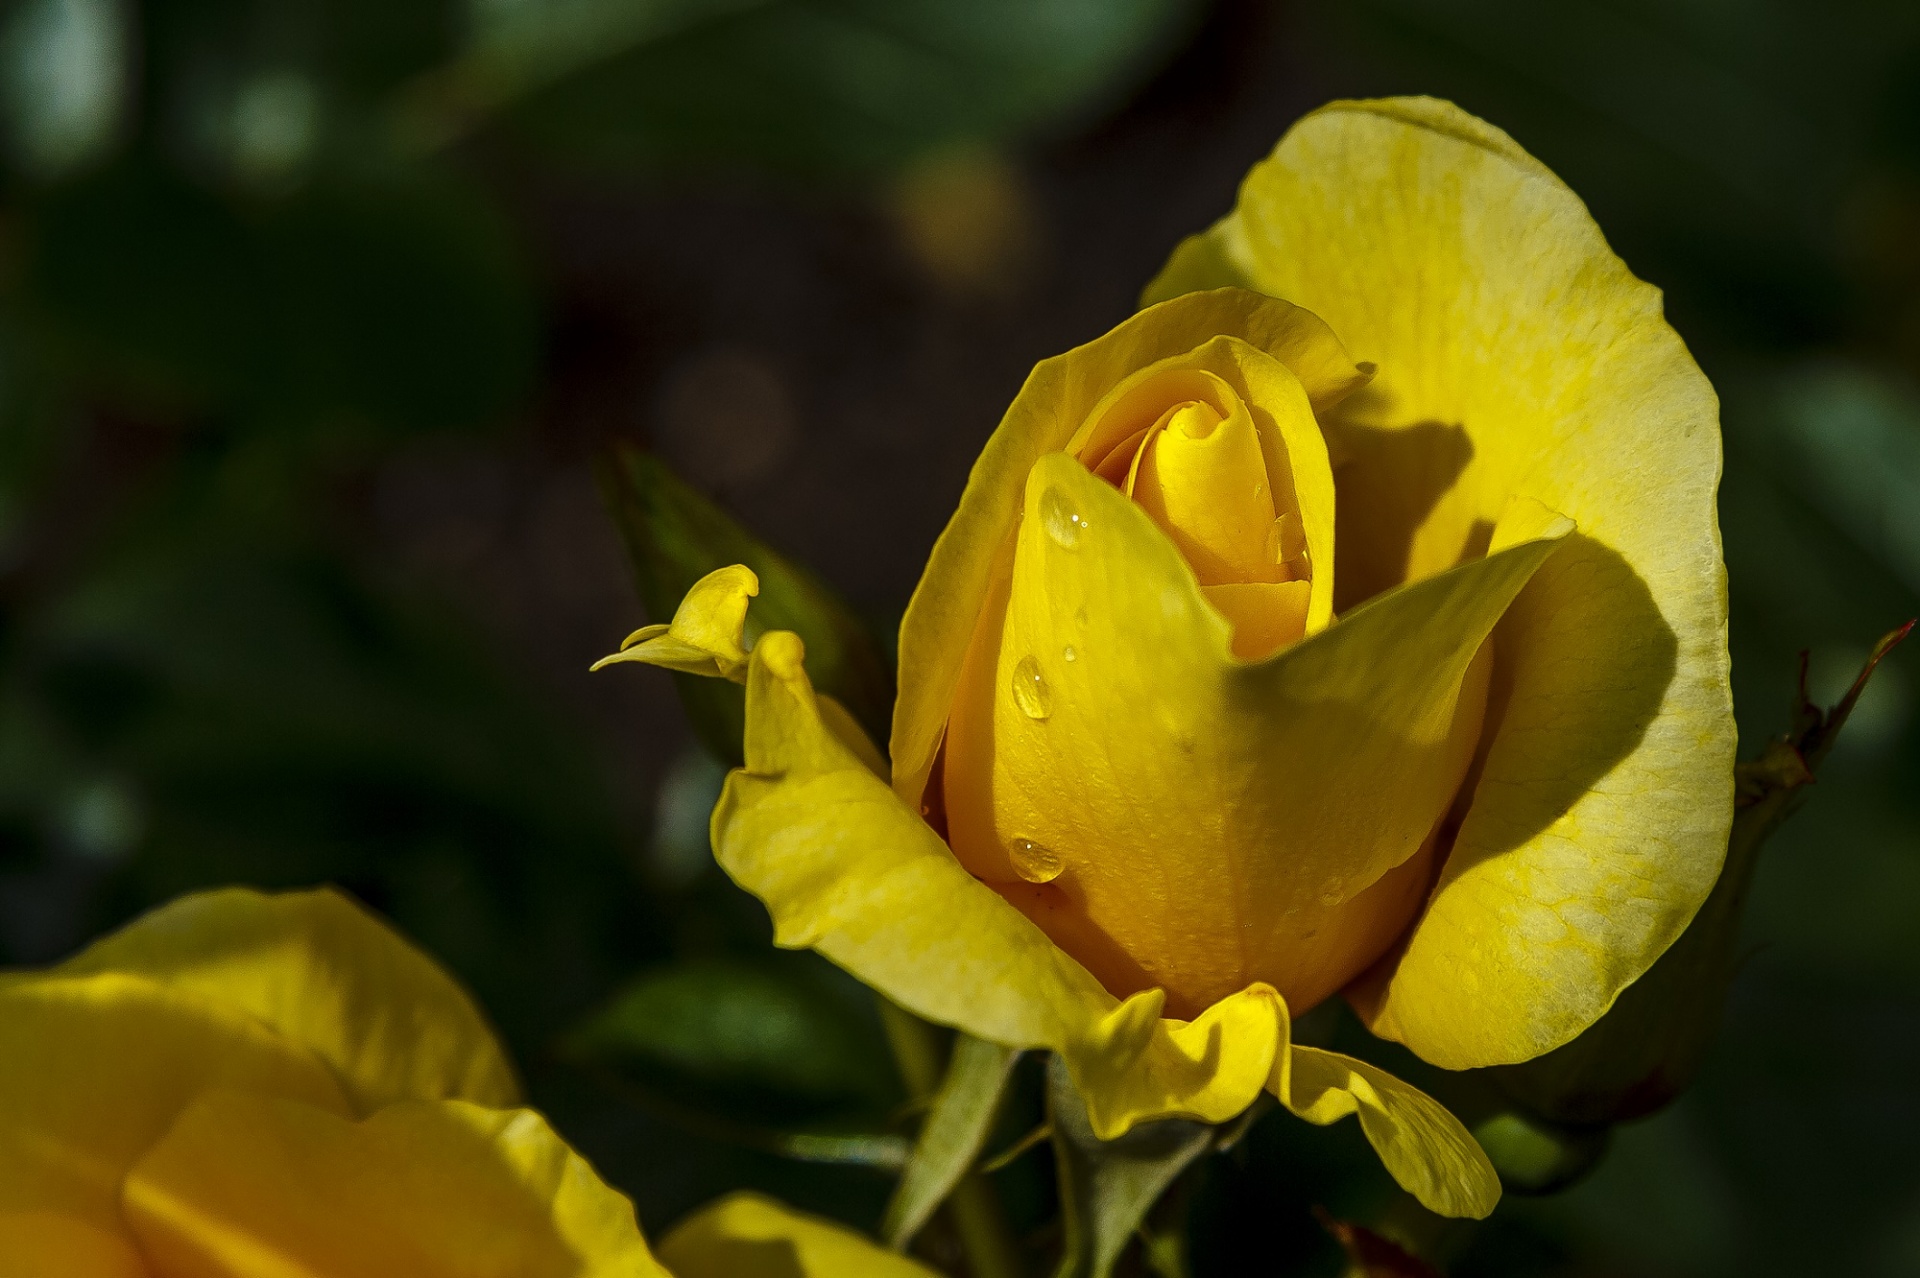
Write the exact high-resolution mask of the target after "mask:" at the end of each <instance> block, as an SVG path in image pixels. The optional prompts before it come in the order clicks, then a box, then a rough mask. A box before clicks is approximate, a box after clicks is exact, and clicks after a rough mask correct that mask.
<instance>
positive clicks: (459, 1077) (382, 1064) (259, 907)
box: [59, 888, 519, 1113]
mask: <svg viewBox="0 0 1920 1278" xmlns="http://www.w3.org/2000/svg"><path fill="white" fill-rule="evenodd" d="M59 970H60V971H61V972H64V973H68V974H73V975H79V974H85V973H92V972H123V973H131V974H137V975H140V976H143V977H147V978H149V979H151V980H154V981H157V982H160V983H162V984H165V985H166V986H168V987H170V988H172V989H177V990H180V991H182V992H184V993H189V994H192V995H193V996H195V997H197V998H200V999H204V1000H206V1001H208V1002H210V1003H214V1004H218V1005H219V1006H221V1007H224V1008H229V1009H232V1010H233V1011H235V1012H239V1013H244V1014H246V1015H248V1016H251V1017H254V1018H255V1019H257V1020H258V1021H259V1022H261V1023H262V1024H264V1025H267V1026H270V1027H271V1028H272V1029H273V1030H275V1031H276V1032H278V1033H279V1034H281V1035H284V1036H285V1037H286V1038H287V1039H288V1040H289V1041H290V1042H293V1043H298V1044H300V1045H302V1046H303V1047H305V1048H307V1049H308V1050H310V1051H311V1052H313V1054H314V1055H315V1056H317V1057H318V1058H319V1059H321V1060H323V1061H325V1062H326V1063H327V1065H328V1066H329V1067H330V1068H332V1069H333V1071H334V1072H335V1074H336V1075H337V1076H338V1077H339V1079H340V1082H341V1083H342V1085H343V1086H344V1087H345V1088H346V1090H347V1094H348V1095H349V1096H350V1097H351V1098H352V1099H353V1103H354V1106H355V1108H356V1109H357V1110H359V1112H361V1113H369V1112H371V1111H372V1110H374V1109H377V1108H379V1107H380V1106H381V1105H384V1104H387V1103H388V1102H390V1101H395V1100H400V1099H405V1098H415V1099H423V1100H433V1099H439V1098H441V1097H459V1098H462V1099H465V1100H472V1101H477V1102H479V1103H481V1104H486V1105H510V1104H512V1103H514V1101H515V1100H517V1099H518V1097H519V1087H518V1085H517V1084H516V1083H515V1081H514V1076H513V1070H512V1067H511V1066H509V1065H508V1063H507V1059H506V1056H505V1054H504V1053H503V1052H502V1051H501V1049H500V1046H499V1044H498V1042H497V1041H496V1040H495V1039H494V1036H493V1032H492V1031H491V1030H490V1029H489V1028H488V1027H487V1023H486V1021H485V1019H484V1018H483V1017H482V1016H481V1014H480V1011H479V1009H478V1008H477V1007H476V1006H475V1005H474V1002H473V1000H472V999H471V998H470V997H469V996H468V995H467V993H466V991H465V990H463V989H461V988H460V986H459V985H458V984H457V983H456V982H455V981H454V980H453V978H452V977H450V976H449V975H447V973H446V972H445V971H444V970H442V969H441V967H440V966H439V965H438V964H436V963H435V962H434V961H433V960H432V959H430V958H428V957H427V956H426V955H425V954H423V953H421V952H420V951H419V950H418V949H416V948H414V947H413V946H412V945H411V944H409V943H408V942H407V941H405V940H404V939H402V938H401V937H400V936H399V935H398V934H397V933H395V932H394V931H393V930H392V929H390V928H388V927H387V926H386V925H385V924H383V923H381V922H379V921H378V920H376V919H374V918H373V916H371V915H370V914H368V913H367V912H366V911H365V910H363V909H361V908H360V907H359V906H357V905H355V904H354V903H353V902H351V901H349V900H347V899H346V898H345V897H343V896H341V895H340V894H339V893H337V892H334V891H332V890H330V889H325V888H322V889H319V890H316V891H311V892H286V893H281V894H277V895H268V894H265V893H261V892H255V891H252V890H250V889H246V888H227V889H224V890H221V891H216V892H203V893H198V894H195V895H193V896H187V897H182V898H181V899H179V900H177V901H174V902H171V903H169V904H167V905H164V906H161V907H160V908H159V909H157V910H154V911H153V912H152V913H150V914H148V915H146V916H145V917H143V918H141V919H139V920H138V921H136V922H134V923H132V924H130V925H129V926H127V927H125V928H123V929H121V930H120V931H118V932H116V933H114V934H113V935H111V936H108V937H106V938H104V939H102V940H100V941H97V942H95V943H94V944H93V945H92V946H90V947H89V948H87V949H86V950H84V951H82V952H81V953H80V954H78V955H76V956H75V957H74V958H72V959H70V960H68V961H67V962H66V963H64V964H62V965H61V967H60V969H59Z"/></svg>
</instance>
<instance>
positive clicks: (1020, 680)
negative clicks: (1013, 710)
mask: <svg viewBox="0 0 1920 1278" xmlns="http://www.w3.org/2000/svg"><path fill="white" fill-rule="evenodd" d="M1013 699H1014V700H1015V701H1017V702H1019V703H1020V709H1021V711H1022V712H1024V713H1025V714H1026V716H1027V718H1029V719H1044V718H1046V717H1047V716H1048V715H1050V714H1052V713H1053V689H1051V688H1049V687H1047V681H1046V680H1045V679H1043V678H1041V676H1040V663H1039V662H1037V661H1035V660H1034V659H1033V658H1032V657H1022V658H1020V663H1019V664H1018V665H1016V666H1014V668H1013Z"/></svg>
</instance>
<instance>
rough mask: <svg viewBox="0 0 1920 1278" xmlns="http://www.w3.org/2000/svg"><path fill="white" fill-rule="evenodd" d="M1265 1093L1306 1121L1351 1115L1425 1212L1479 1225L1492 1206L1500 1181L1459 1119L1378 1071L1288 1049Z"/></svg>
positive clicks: (1332, 1055) (1334, 1056) (1309, 1050)
mask: <svg viewBox="0 0 1920 1278" xmlns="http://www.w3.org/2000/svg"><path fill="white" fill-rule="evenodd" d="M1273 1092H1274V1095H1276V1096H1278V1097H1279V1098H1280V1101H1281V1103H1282V1104H1284V1105H1285V1106H1286V1107H1287V1108H1288V1109H1290V1110H1292V1111H1293V1112H1294V1113H1295V1114H1298V1115H1299V1116H1300V1117H1302V1118H1304V1119H1306V1120H1307V1121H1308V1122H1310V1123H1319V1124H1321V1125H1322V1126H1324V1125H1325V1124H1327V1123H1331V1122H1334V1121H1336V1120H1338V1119H1342V1118H1345V1117H1346V1116H1347V1115H1348V1114H1354V1113H1357V1114H1359V1115H1360V1129H1361V1130H1362V1131H1363V1132H1365V1133H1366V1137H1367V1142H1368V1143H1369V1144H1371V1145H1372V1146H1373V1148H1374V1152H1376V1153H1377V1154H1379V1155H1380V1161H1381V1162H1383V1163H1385V1164H1386V1166H1387V1170H1388V1171H1389V1172H1391V1173H1392V1174H1393V1178H1394V1179H1395V1180H1396V1181H1398V1182H1400V1184H1401V1186H1403V1187H1404V1188H1405V1189H1406V1190H1407V1191H1408V1192H1409V1193H1411V1194H1412V1195H1413V1196H1414V1197H1415V1198H1418V1199H1419V1200H1420V1202H1421V1204H1422V1205H1423V1206H1425V1207H1426V1208H1427V1209H1428V1210H1429V1211H1434V1212H1438V1213H1440V1214H1441V1215H1443V1216H1470V1217H1472V1218H1473V1219H1475V1220H1483V1219H1485V1218H1486V1217H1487V1216H1489V1215H1491V1214H1492V1212H1493V1209H1494V1207H1495V1205H1496V1204H1498V1203H1499V1201H1500V1176H1499V1174H1498V1173H1497V1172H1495V1171H1494V1170H1493V1163H1492V1162H1491V1161H1490V1160H1489V1159H1488V1158H1487V1155H1486V1151H1485V1150H1483V1149H1481V1148H1480V1145H1479V1143H1478V1142H1477V1141H1475V1140H1474V1139H1473V1137H1472V1135H1471V1134H1469V1133H1468V1131H1467V1129H1466V1128H1464V1127H1462V1126H1461V1125H1460V1120H1459V1119H1457V1118H1455V1117H1454V1116H1453V1115H1452V1114H1450V1113H1448V1112H1447V1111H1446V1109H1445V1108H1443V1107H1442V1106H1440V1105H1439V1104H1437V1103H1436V1102H1435V1101H1434V1100H1433V1099H1432V1098H1431V1097H1429V1096H1428V1095H1427V1094H1426V1093H1424V1092H1422V1091H1419V1090H1417V1089H1415V1088H1412V1087H1409V1086H1407V1085H1406V1084H1405V1083H1403V1082H1401V1081H1400V1080H1399V1079H1397V1078H1395V1077H1394V1076H1393V1075H1391V1074H1389V1073H1387V1072H1386V1071H1385V1070H1382V1069H1378V1068H1376V1067H1375V1066H1372V1065H1369V1064H1367V1063H1366V1062H1365V1061H1357V1060H1355V1059H1353V1058H1352V1057H1351V1056H1342V1055H1340V1054H1339V1053H1338V1052H1326V1051H1321V1050H1320V1049H1319V1048H1317V1047H1295V1048H1294V1049H1293V1050H1292V1052H1290V1053H1287V1054H1285V1055H1283V1056H1282V1058H1281V1062H1280V1064H1279V1066H1277V1067H1276V1068H1275V1070H1274V1076H1273Z"/></svg>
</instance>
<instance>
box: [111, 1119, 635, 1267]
mask: <svg viewBox="0 0 1920 1278" xmlns="http://www.w3.org/2000/svg"><path fill="white" fill-rule="evenodd" d="M125 1209H126V1214H127V1219H128V1221H129V1223H130V1225H131V1227H132V1228H133V1230H134V1232H135V1233H136V1234H137V1236H138V1237H139V1239H140V1242H141V1246H142V1247H143V1248H144V1249H145V1251H146V1254H147V1255H148V1256H149V1257H150V1258H151V1259H152V1260H153V1262H154V1264H155V1265H156V1266H157V1267H158V1268H159V1269H160V1270H161V1272H163V1273H165V1274H167V1275H169V1276H170V1278H337V1276H338V1275H344V1274H370V1275H371V1274H395V1275H398V1274H405V1275H408V1278H487V1276H488V1275H498V1276H499V1278H575V1276H576V1275H578V1276H579V1278H616V1276H618V1278H669V1276H668V1275H667V1274H666V1271H665V1270H663V1269H662V1268H661V1267H660V1266H659V1264H658V1263H657V1262H656V1261H654V1260H653V1258H652V1256H651V1254H650V1253H649V1252H648V1251H647V1246H646V1243H645V1242H644V1241H643V1240H642V1239H641V1237H640V1230H639V1227H638V1226H637V1225H635V1223H634V1219H633V1208H632V1205H631V1204H630V1203H628V1202H627V1200H626V1199H625V1198H624V1197H622V1196H621V1195H619V1194H618V1193H615V1192H614V1191H613V1190H611V1189H608V1188H607V1187H606V1186H605V1185H604V1184H602V1183H601V1181H600V1180H599V1178H598V1177H597V1176H595V1175H594V1174H593V1171H592V1169H591V1168H589V1167H588V1166H587V1165H586V1163H585V1162H583V1161H582V1160H581V1159H580V1157H579V1156H578V1155H577V1154H575V1153H573V1151H572V1150H570V1149H568V1148H567V1146H566V1145H565V1144H564V1143H563V1142H562V1141H561V1140H560V1138H559V1137H558V1136H556V1135H554V1133H553V1131H552V1129H551V1128H549V1127H548V1126H547V1125H546V1122H545V1121H544V1120H543V1119H541V1118H540V1116H539V1115H537V1114H535V1113H533V1112H532V1111H531V1110H500V1109H487V1108H483V1107H481V1106H477V1105H470V1104H467V1103H465V1102H462V1101H439V1102H430V1101H411V1102H402V1103H401V1104H398V1105H394V1106H390V1107H388V1108H387V1109H384V1110H381V1111H380V1112H379V1113H377V1114H375V1115H373V1116H372V1117H371V1118H367V1119H363V1120H360V1121H358V1122H354V1121H350V1120H346V1119H342V1118H339V1117H336V1116H335V1115H332V1114H328V1113H326V1112H324V1111H322V1110H319V1109H316V1108H314V1107H312V1106H309V1105H302V1104H299V1103H298V1102H292V1101H283V1100H274V1099H269V1098H265V1097H259V1096H249V1095H245V1094H242V1093H238V1092H211V1093H209V1094H207V1095H206V1096H204V1097H202V1098H201V1099H200V1101H198V1102H197V1103H196V1104H195V1105H194V1106H193V1107H192V1108H191V1109H189V1110H188V1111H187V1112H186V1113H185V1114H184V1115H182V1117H181V1119H180V1121H179V1122H178V1123H177V1124H176V1125H175V1126H174V1128H173V1130H172V1131H171V1132H169V1133H168V1135H167V1138H166V1139H165V1140H164V1141H162V1142H161V1143H160V1144H159V1145H158V1146H157V1147H156V1148H155V1149H154V1150H153V1151H152V1153H150V1154H149V1155H148V1156H147V1157H146V1158H145V1159H144V1160H143V1161H142V1162H141V1164H140V1165H139V1166H138V1167H137V1168H135V1169H134V1171H133V1173H132V1175H131V1176H129V1178H128V1181H127V1186H126V1193H125Z"/></svg>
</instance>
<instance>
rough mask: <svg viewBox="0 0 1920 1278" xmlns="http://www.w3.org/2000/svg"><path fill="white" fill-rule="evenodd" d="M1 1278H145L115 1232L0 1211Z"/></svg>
mask: <svg viewBox="0 0 1920 1278" xmlns="http://www.w3.org/2000/svg"><path fill="white" fill-rule="evenodd" d="M0 1278H147V1266H146V1263H145V1262H144V1261H142V1260H141V1259H140V1253H139V1252H138V1251H136V1250H135V1249H134V1246H133V1244H132V1243H131V1242H129V1241H128V1240H127V1239H125V1238H123V1237H121V1236H120V1235H119V1234H118V1233H117V1232H114V1231H109V1230H105V1229H101V1228H99V1227H97V1226H94V1225H89V1224H87V1223H86V1222H85V1221H83V1220H81V1219H80V1218H78V1217H76V1216H63V1215H59V1214H56V1213H54V1212H44V1211H24V1212H8V1211H0Z"/></svg>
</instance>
